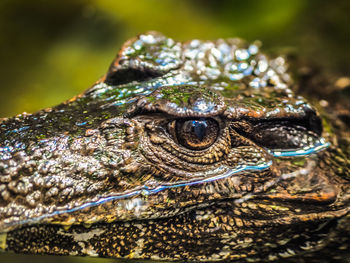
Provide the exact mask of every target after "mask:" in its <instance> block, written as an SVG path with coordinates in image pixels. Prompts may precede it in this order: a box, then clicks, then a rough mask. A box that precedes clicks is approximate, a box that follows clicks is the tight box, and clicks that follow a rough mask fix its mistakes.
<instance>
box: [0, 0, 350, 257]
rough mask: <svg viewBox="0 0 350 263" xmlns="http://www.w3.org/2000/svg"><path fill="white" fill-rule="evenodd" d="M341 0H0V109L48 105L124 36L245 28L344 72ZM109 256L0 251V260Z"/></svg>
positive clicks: (348, 18) (96, 70)
mask: <svg viewBox="0 0 350 263" xmlns="http://www.w3.org/2000/svg"><path fill="white" fill-rule="evenodd" d="M349 14H350V1H348V0H328V1H327V0H308V1H306V0H250V1H241V0H240V1H235V0H233V1H224V0H220V1H209V0H183V1H181V0H133V1H126V0H95V1H94V0H60V1H45V0H1V1H0V33H1V34H0V69H1V70H0V79H1V85H0V92H1V96H0V117H5V116H11V115H14V114H18V113H21V112H23V111H27V112H33V111H36V110H39V109H40V108H43V107H48V106H53V105H55V104H58V103H60V102H62V101H63V100H66V99H68V98H70V97H72V96H74V95H76V94H78V93H80V92H82V91H83V90H85V89H86V88H88V87H89V86H91V85H92V84H93V83H94V82H95V81H96V80H97V79H98V78H99V77H100V76H102V75H103V74H104V73H105V71H106V70H107V68H108V66H109V64H110V63H111V61H112V60H113V58H114V57H115V55H116V53H117V51H118V49H119V47H120V45H121V44H122V43H123V42H124V41H125V40H126V39H128V38H130V37H132V36H135V35H137V34H139V33H142V32H145V31H148V30H157V31H160V32H163V33H164V34H166V35H168V36H170V37H172V38H174V39H177V40H187V39H193V38H201V39H216V38H227V37H237V36H238V37H242V38H245V39H247V40H251V41H252V40H256V39H259V40H261V41H262V42H263V44H264V45H263V49H264V50H270V51H273V52H276V51H281V52H283V51H288V52H290V51H292V52H294V53H296V54H298V56H300V57H301V58H303V60H305V61H309V62H310V64H312V65H317V67H320V68H322V69H323V70H325V71H326V72H329V73H331V74H334V75H335V76H349V73H350V52H349V51H350V48H349V47H350V15H349ZM28 260H29V261H33V262H47V261H50V262H51V263H55V262H80V263H81V262H101V263H107V262H111V260H104V259H99V260H96V259H84V258H69V257H45V256H44V257H43V256H20V255H13V254H0V262H4V263H5V262H6V263H7V262H9V263H11V262H17V263H19V262H26V261H28Z"/></svg>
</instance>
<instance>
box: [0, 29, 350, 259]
mask: <svg viewBox="0 0 350 263" xmlns="http://www.w3.org/2000/svg"><path fill="white" fill-rule="evenodd" d="M293 89H294V86H293V84H292V83H291V80H290V77H289V75H288V74H287V73H286V65H285V62H284V59H283V58H281V57H278V58H276V59H267V58H266V56H265V55H263V54H261V53H260V51H259V50H258V46H257V45H255V44H252V45H249V44H247V43H245V42H243V41H242V40H239V39H228V40H217V41H214V42H211V41H198V40H193V41H190V42H186V43H179V42H175V41H173V40H172V39H169V38H166V37H165V36H163V35H161V34H158V33H153V32H151V33H148V34H145V35H141V36H139V37H137V38H134V39H131V40H130V41H128V42H127V43H126V44H125V45H124V46H123V48H122V49H121V51H120V53H119V54H118V56H117V58H116V60H115V61H114V62H113V63H112V65H111V67H110V69H109V71H108V73H107V74H106V76H104V77H103V78H102V79H101V80H100V81H98V82H97V83H96V84H95V85H94V86H93V87H92V88H90V89H89V90H87V91H86V92H85V93H83V94H82V95H80V96H78V97H76V98H73V99H72V100H69V101H67V102H65V103H63V104H61V105H58V106H56V107H54V108H50V109H44V110H42V111H39V112H37V113H34V114H22V115H18V116H16V117H14V118H9V119H4V120H3V121H2V123H1V126H0V131H1V134H0V233H1V234H0V246H1V248H2V249H3V250H5V251H15V252H19V253H39V254H55V255H83V256H84V255H88V256H98V257H113V258H138V259H156V260H169V261H173V260H186V261H217V260H231V261H235V260H237V261H241V262H245V261H247V262H258V261H276V260H279V259H283V262H286V260H287V259H288V260H290V261H291V262H295V260H297V261H302V260H306V262H311V261H314V262H332V260H336V259H337V258H338V259H339V258H343V259H345V258H346V255H347V254H349V252H350V248H349V247H348V246H349V241H350V238H349V236H350V220H349V218H350V217H349V211H350V206H349V196H350V187H349V178H350V175H349V167H350V161H349V152H350V147H349V145H350V143H349V140H348V139H347V138H349V134H348V132H347V128H346V124H344V123H341V122H339V120H338V119H337V117H336V116H335V115H334V114H335V113H334V111H333V112H329V116H330V117H329V118H328V123H327V127H331V125H332V123H336V126H335V127H334V128H327V129H325V130H323V129H322V120H321V117H320V115H319V114H318V113H317V111H316V110H315V108H313V107H312V106H311V105H310V104H309V103H308V102H307V101H306V100H305V99H304V98H303V97H301V96H299V95H296V94H295V93H294V92H293ZM332 114H333V115H332ZM334 116H335V117H334ZM339 141H341V143H340V144H339ZM322 254H323V255H327V256H324V257H322V258H320V257H319V255H322Z"/></svg>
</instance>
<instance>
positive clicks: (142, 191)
mask: <svg viewBox="0 0 350 263" xmlns="http://www.w3.org/2000/svg"><path fill="white" fill-rule="evenodd" d="M329 145H330V144H329V143H326V142H325V141H324V140H322V139H321V140H320V141H319V143H317V144H315V145H314V146H313V147H306V148H304V149H300V150H287V151H270V154H271V155H273V156H275V157H286V156H301V155H310V154H312V153H316V152H319V151H321V150H324V149H326V148H327V147H328V146H329ZM271 165H272V161H268V162H266V163H262V164H258V165H241V166H238V167H236V168H235V169H231V170H229V171H226V172H224V173H221V174H219V175H216V176H211V177H208V178H203V179H199V180H198V179H196V180H193V181H180V182H177V183H172V184H161V185H158V186H156V187H154V188H151V187H148V186H147V185H144V186H142V187H141V188H139V189H136V190H133V191H130V192H127V193H125V194H120V195H114V196H109V197H104V198H101V199H99V200H98V201H95V202H88V203H85V204H83V205H80V206H77V207H74V208H71V209H65V210H58V211H54V212H53V213H50V214H44V215H41V216H38V217H35V218H30V219H25V220H19V221H15V222H9V223H5V224H4V229H5V232H6V229H11V228H15V227H16V226H19V225H27V224H35V223H38V222H40V221H44V220H45V219H47V218H50V217H54V216H59V215H63V214H70V213H74V212H77V211H79V210H83V209H86V208H91V207H96V206H99V205H101V204H104V203H107V202H111V201H115V200H120V199H128V198H132V197H136V196H149V195H154V194H157V193H159V192H161V191H164V190H168V189H172V188H179V187H185V186H193V185H198V184H204V183H210V182H213V181H217V180H220V179H224V178H228V177H230V176H232V175H234V174H238V173H241V172H246V171H262V170H265V169H268V168H269V167H270V166H271ZM219 169H220V170H222V169H223V167H221V168H219ZM293 176H295V175H293ZM283 179H285V178H277V179H276V180H272V181H271V183H270V184H271V185H274V184H275V183H278V182H279V181H280V180H283ZM266 187H269V185H264V188H266ZM254 197H256V196H255V195H253V194H250V193H247V194H245V195H244V196H243V197H242V198H238V199H234V202H235V203H242V202H245V201H247V200H249V199H252V198H254ZM0 232H2V231H1V229H0Z"/></svg>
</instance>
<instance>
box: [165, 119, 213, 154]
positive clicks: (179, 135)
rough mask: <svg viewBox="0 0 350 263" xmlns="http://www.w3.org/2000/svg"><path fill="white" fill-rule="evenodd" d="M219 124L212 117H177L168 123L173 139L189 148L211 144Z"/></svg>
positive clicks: (205, 146)
mask: <svg viewBox="0 0 350 263" xmlns="http://www.w3.org/2000/svg"><path fill="white" fill-rule="evenodd" d="M219 129H220V128H219V124H218V123H217V121H215V120H214V119H212V118H193V119H178V120H174V121H172V122H170V123H169V131H170V133H171V134H172V136H173V137H174V139H175V140H176V141H177V142H178V143H179V144H181V145H182V146H184V147H186V148H188V149H190V150H197V151H198V150H203V149H206V148H208V147H209V146H211V145H212V144H213V143H214V142H215V141H216V139H217V137H218V134H219Z"/></svg>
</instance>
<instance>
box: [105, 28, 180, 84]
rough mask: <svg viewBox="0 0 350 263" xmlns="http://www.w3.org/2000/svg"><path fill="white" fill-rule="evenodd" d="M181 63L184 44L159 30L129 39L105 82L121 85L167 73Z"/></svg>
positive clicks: (111, 67)
mask: <svg viewBox="0 0 350 263" xmlns="http://www.w3.org/2000/svg"><path fill="white" fill-rule="evenodd" d="M180 64H181V44H180V43H177V42H175V41H173V40H172V39H170V38H167V37H165V36H163V35H162V34H160V33H157V32H149V33H146V34H143V35H140V36H138V37H136V38H132V39H130V40H129V41H127V42H126V43H125V44H124V45H123V47H122V49H121V50H120V52H119V54H118V56H117V58H116V59H115V60H114V61H113V63H112V64H111V66H110V68H109V70H108V73H107V75H106V78H105V80H104V82H105V83H106V84H108V85H113V86H115V85H120V84H125V83H130V82H133V81H137V82H142V81H147V80H150V79H153V78H157V77H160V76H163V75H164V74H166V73H168V72H169V71H171V70H173V69H176V68H178V67H179V66H180Z"/></svg>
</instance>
